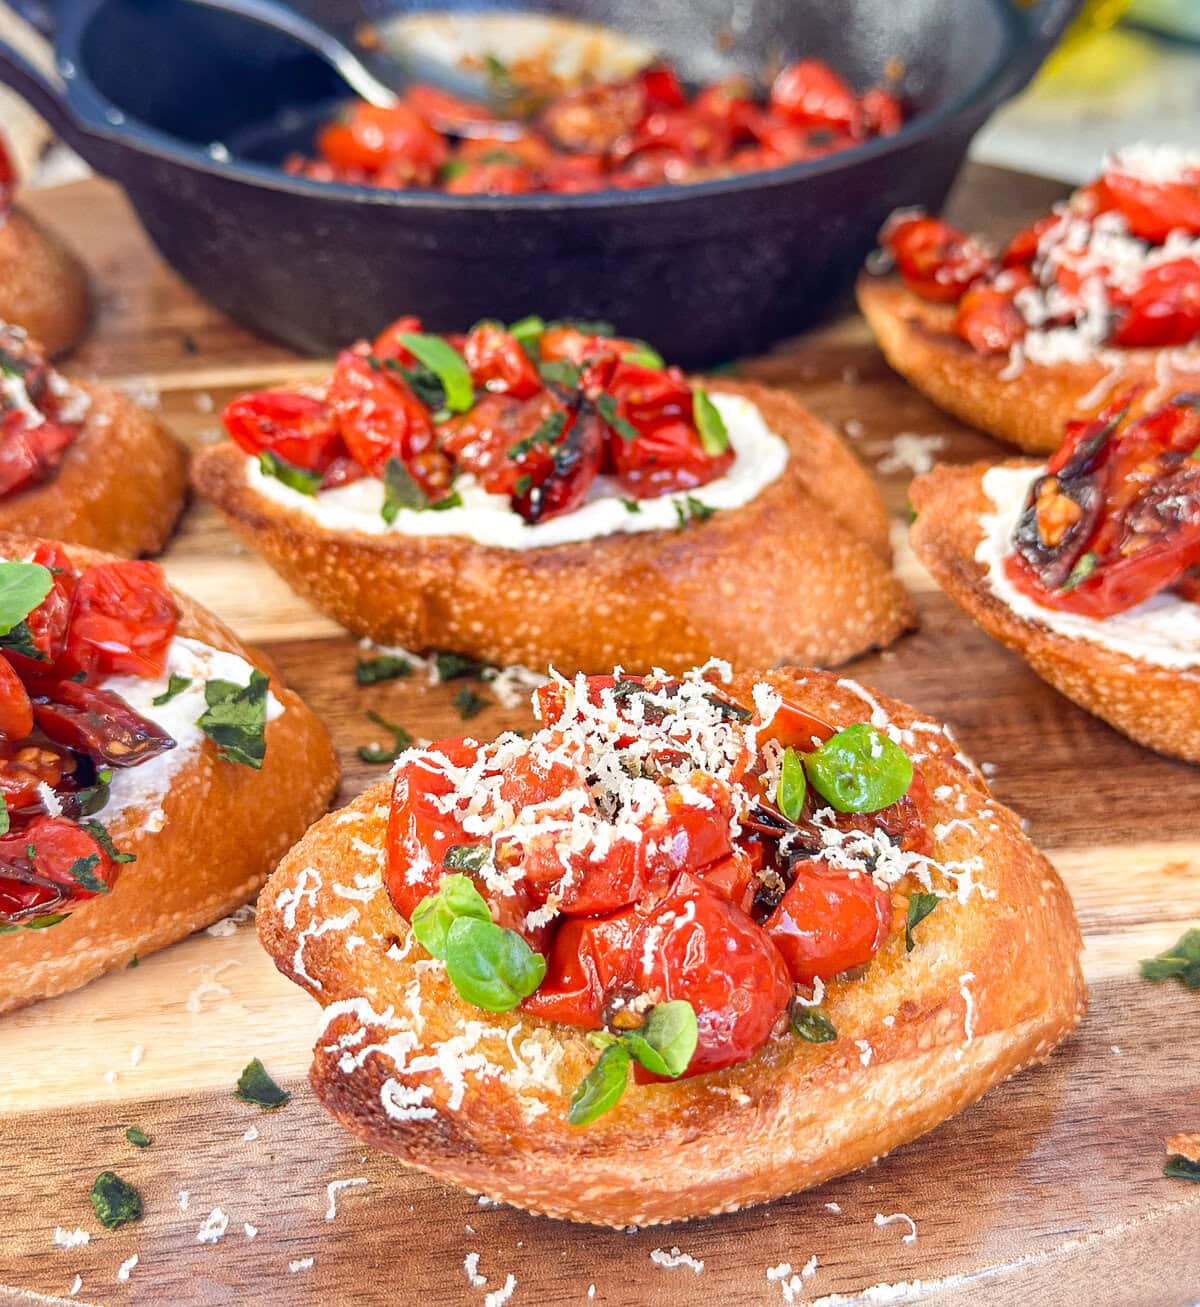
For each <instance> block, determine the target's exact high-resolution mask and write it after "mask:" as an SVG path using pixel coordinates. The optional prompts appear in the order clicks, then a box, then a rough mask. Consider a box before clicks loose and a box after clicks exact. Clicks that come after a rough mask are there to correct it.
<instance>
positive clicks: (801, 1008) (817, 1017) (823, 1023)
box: [788, 998, 838, 1044]
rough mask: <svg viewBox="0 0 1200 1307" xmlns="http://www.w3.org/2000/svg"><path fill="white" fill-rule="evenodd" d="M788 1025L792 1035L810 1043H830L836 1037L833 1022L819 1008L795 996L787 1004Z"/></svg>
mask: <svg viewBox="0 0 1200 1307" xmlns="http://www.w3.org/2000/svg"><path fill="white" fill-rule="evenodd" d="M788 1025H789V1026H790V1027H791V1031H792V1034H793V1035H795V1036H796V1037H797V1038H799V1039H806V1040H807V1041H808V1042H809V1043H810V1044H831V1043H832V1042H833V1041H834V1040H835V1039H836V1038H837V1037H838V1034H837V1031H836V1030H835V1029H834V1025H833V1022H832V1021H830V1019H829V1018H828V1017H827V1016H826V1015H825V1012H824V1011H823V1010H822V1009H821V1008H819V1007H813V1006H812V1004H809V1003H801V1002H800V1000H799V999H796V998H794V999H792V1001H791V1003H790V1004H789V1005H788Z"/></svg>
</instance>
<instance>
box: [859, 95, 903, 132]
mask: <svg viewBox="0 0 1200 1307" xmlns="http://www.w3.org/2000/svg"><path fill="white" fill-rule="evenodd" d="M858 107H859V110H860V113H861V120H860V121H861V126H862V129H863V131H864V132H865V133H866V134H867V135H870V136H891V135H892V134H893V133H894V132H898V131H899V130H900V128H901V127H903V126H904V105H903V104H902V103H901V102H900V97H899V96H897V95H895V94H894V93H893V92H892V91H889V90H887V88H886V87H883V86H872V87H871V89H870V90H869V91H864V92H863V96H862V99H861V100H860V101H859V102H858Z"/></svg>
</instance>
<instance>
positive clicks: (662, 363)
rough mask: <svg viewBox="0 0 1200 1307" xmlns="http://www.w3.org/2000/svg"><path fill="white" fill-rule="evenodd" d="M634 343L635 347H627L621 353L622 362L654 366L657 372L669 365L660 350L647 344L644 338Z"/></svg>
mask: <svg viewBox="0 0 1200 1307" xmlns="http://www.w3.org/2000/svg"><path fill="white" fill-rule="evenodd" d="M632 343H633V348H632V349H627V350H626V351H625V353H624V354H622V355H621V362H622V363H632V364H634V365H635V366H636V367H639V368H652V369H653V370H654V371H655V372H661V371H662V370H663V368H665V367H666V366H667V363H666V360H665V359H664V358H663V356H662V355H661V354H660V353H659V352H658V350H656V349H653V348H652V347H651V346H649V345H647V344H646V342H645V341H644V340H635V341H633V342H632Z"/></svg>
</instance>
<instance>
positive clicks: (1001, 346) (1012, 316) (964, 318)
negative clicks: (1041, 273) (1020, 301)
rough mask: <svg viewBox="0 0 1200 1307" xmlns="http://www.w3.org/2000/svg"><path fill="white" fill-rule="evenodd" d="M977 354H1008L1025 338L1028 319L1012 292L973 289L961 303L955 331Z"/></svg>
mask: <svg viewBox="0 0 1200 1307" xmlns="http://www.w3.org/2000/svg"><path fill="white" fill-rule="evenodd" d="M951 330H952V331H953V332H954V334H955V335H956V336H960V337H961V338H962V339H963V340H965V341H966V342H967V344H968V345H970V346H971V348H972V349H973V350H974V351H975V352H976V354H985V355H986V354H1007V353H1008V352H1009V351H1010V350H1011V349H1012V347H1013V346H1014V345H1015V344H1016V343H1017V341H1019V340H1021V339H1022V338H1023V337H1024V335H1025V319H1024V318H1023V317H1022V316H1021V314H1020V312H1019V311H1018V309H1017V306H1016V305H1015V304H1014V303H1013V296H1012V292H1011V291H1001V290H997V289H996V288H995V287H994V286H988V285H979V284H978V283H976V284H975V285H974V286H971V287H970V288H969V289H968V290H967V292H966V293H965V294H964V295H963V297H962V299H961V300H959V302H958V312H957V313H956V314H955V316H954V323H953V326H952V328H951Z"/></svg>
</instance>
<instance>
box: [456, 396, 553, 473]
mask: <svg viewBox="0 0 1200 1307" xmlns="http://www.w3.org/2000/svg"><path fill="white" fill-rule="evenodd" d="M555 413H558V414H561V415H562V419H563V426H562V431H566V423H567V420H568V418H569V416H570V415H569V412H568V410H567V408H566V406H565V405H564V404H563V403H562V402H561V401H560V400H559V399H558V398H557V397H556V396H554V395H552V394H550V393H549V392H548V391H540V392H539V393H537V394H536V395H535V396H534V397H533V398H532V399H525V400H523V399H513V398H511V397H510V396H508V395H499V394H495V395H493V394H486V395H484V396H483V397H482V398H481V399H479V400H478V402H477V403H476V404H475V405H474V407H473V408H472V409H471V411H470V412H469V413H463V414H461V415H460V416H456V417H453V418H451V419H450V420H449V421H448V422H445V423H443V424H442V425H441V426H440V427H439V428H438V435H439V437H440V439H441V444H442V449H444V450H445V452H446V453H447V454H449V455H450V456H451V457H452V458H453V459H454V461H455V464H456V465H457V466H458V467H459V468H461V469H462V471H464V472H470V473H471V474H472V475H473V476H474V477H475V478H476V479H477V480H478V481H479V484H480V485H481V486H483V488H484V489H485V490H486V491H487V492H488V493H489V494H493V495H508V494H511V493H512V492H513V489H514V487H515V486H516V484H517V482H518V481H520V480H521V478H522V477H524V476H528V477H530V478H531V484H532V478H533V477H534V476H546V475H549V473H550V471H552V470H553V458H552V454H551V449H552V446H553V444H554V443H556V442H554V441H541V440H534V439H533V437H534V436H535V435H536V434H537V433H538V432H539V431H542V432H545V431H547V430H549V428H547V426H546V423H547V422H548V421H549V420H550V419H551V418H552V417H553V415H554V414H555Z"/></svg>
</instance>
